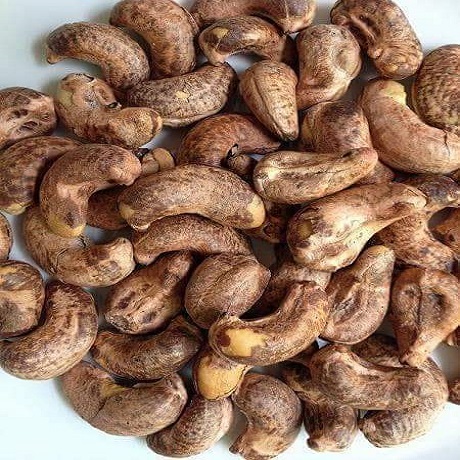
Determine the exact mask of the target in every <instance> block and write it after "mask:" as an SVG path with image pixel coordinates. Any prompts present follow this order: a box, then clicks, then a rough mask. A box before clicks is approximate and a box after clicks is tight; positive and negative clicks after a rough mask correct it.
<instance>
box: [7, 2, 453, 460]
mask: <svg viewBox="0 0 460 460" xmlns="http://www.w3.org/2000/svg"><path fill="white" fill-rule="evenodd" d="M223 1H225V0H223ZM115 3H116V1H115V0H60V1H57V0H41V1H37V0H0V43H1V47H0V49H1V59H0V87H8V86H29V87H32V88H35V89H39V90H43V91H47V92H50V93H53V92H54V88H55V85H56V82H57V81H58V80H59V79H60V78H62V77H64V76H65V75H66V74H67V73H70V72H73V71H93V72H94V71H95V70H94V68H92V67H91V66H88V65H85V64H83V63H81V62H72V61H63V62H62V63H60V64H58V65H55V66H49V65H47V64H46V62H45V61H44V58H43V41H44V39H45V37H46V35H47V34H48V33H49V32H50V31H51V30H53V29H54V28H55V27H57V26H59V25H61V24H62V23H66V22H74V21H106V20H107V18H108V16H109V11H110V8H111V6H113V5H114V4H115ZM180 3H182V4H184V5H186V6H187V5H190V4H191V3H192V1H184V0H182V1H181V2H180ZM333 3H334V2H333V1H332V0H320V1H319V5H320V6H319V14H318V18H317V22H328V21H327V18H328V12H329V9H330V7H331V6H332V4H333ZM399 4H400V6H401V7H402V8H403V9H404V11H405V12H406V14H407V16H408V17H409V18H410V20H411V22H412V24H413V26H414V27H415V29H416V31H417V33H418V35H419V37H420V39H421V40H422V43H423V45H424V49H425V50H426V51H429V50H431V49H433V48H435V47H437V46H440V45H443V44H447V43H459V42H460V31H459V22H460V2H459V1H458V0H437V1H436V2H433V1H432V0H400V1H399ZM231 62H232V64H236V65H237V67H238V68H239V70H241V68H242V65H243V64H244V63H245V62H247V60H246V59H245V60H242V59H241V60H240V59H236V60H234V59H232V61H231ZM167 135H169V138H168V140H164V137H163V138H162V139H160V140H157V141H156V142H155V144H157V145H167V146H171V147H173V146H175V145H177V143H178V141H179V140H180V136H179V135H178V134H174V135H171V132H168V133H167ZM18 220H19V219H16V221H18ZM17 223H18V222H14V225H15V226H16V225H17ZM15 234H16V244H15V247H14V250H13V252H12V258H14V259H22V260H27V258H26V257H24V254H23V252H22V251H21V247H22V244H21V241H20V238H19V236H18V231H16V232H15ZM436 356H437V358H438V360H439V361H440V362H441V363H442V365H443V368H444V369H445V370H446V373H447V374H448V376H451V377H453V376H455V375H456V376H460V363H459V361H460V352H459V350H455V349H448V348H447V347H442V350H440V352H437V355H436ZM459 422H460V407H458V406H454V405H452V404H449V405H448V406H447V407H446V409H445V410H444V412H443V413H442V415H441V416H440V418H439V420H438V422H437V423H436V426H435V427H434V429H433V431H432V432H431V433H430V434H429V435H427V436H425V437H423V438H421V439H418V440H416V441H414V442H412V443H409V444H407V445H405V446H401V447H397V448H393V449H377V448H374V447H373V446H372V445H370V444H369V443H368V442H367V441H366V440H365V439H364V437H363V436H362V435H360V436H359V437H358V439H357V440H356V441H355V443H354V445H353V447H352V448H351V449H350V450H349V451H347V452H346V453H342V454H318V453H316V452H314V451H312V450H309V449H307V448H306V446H305V440H306V435H305V433H304V431H303V429H302V434H301V435H300V436H299V439H298V440H297V442H296V443H295V445H294V446H293V447H291V448H290V449H289V450H288V451H287V452H286V453H284V454H283V455H281V456H280V457H279V458H280V459H286V460H300V459H304V458H307V457H308V458H310V457H311V458H317V459H320V460H321V459H322V460H334V459H339V458H340V459H341V460H369V458H372V459H373V460H380V459H388V458H391V459H394V460H432V459H434V458H442V459H443V460H458V459H459V458H460V453H459V450H460V428H459ZM235 435H236V432H234V433H232V434H231V435H229V436H227V437H226V438H225V439H224V440H223V441H221V442H220V443H219V445H217V446H215V447H214V448H213V449H211V450H210V451H208V452H206V453H204V454H202V455H201V456H199V457H195V458H197V459H198V458H199V459H202V460H206V459H216V458H218V459H225V458H236V457H234V456H232V455H231V454H229V453H228V450H227V449H228V445H229V443H230V442H231V441H232V440H233V439H234V437H235ZM152 458H163V457H160V456H157V455H156V454H154V453H152V452H151V451H150V450H149V449H148V448H147V447H146V445H145V442H144V440H142V439H135V438H121V437H116V436H110V435H107V434H105V433H102V432H100V431H98V430H96V429H94V428H92V427H91V426H90V425H88V424H87V423H85V422H84V421H82V420H81V419H80V418H79V417H78V415H76V414H75V413H74V412H73V411H72V409H71V408H70V407H69V405H68V404H67V402H66V401H65V400H64V398H63V397H62V395H61V393H60V391H59V388H58V384H57V382H56V381H49V382H28V381H21V380H18V379H15V378H13V377H11V376H9V375H7V374H5V373H3V372H0V460H26V459H27V460H29V459H31V460H45V459H46V460H60V459H66V460H83V459H84V460H105V459H107V460H109V459H110V460H121V459H129V460H147V459H152Z"/></svg>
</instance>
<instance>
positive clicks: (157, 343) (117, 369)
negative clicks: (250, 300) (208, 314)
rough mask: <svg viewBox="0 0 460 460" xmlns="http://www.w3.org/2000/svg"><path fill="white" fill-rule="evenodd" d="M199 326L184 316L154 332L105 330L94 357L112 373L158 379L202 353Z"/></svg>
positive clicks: (96, 344)
mask: <svg viewBox="0 0 460 460" xmlns="http://www.w3.org/2000/svg"><path fill="white" fill-rule="evenodd" d="M201 342H202V338H201V333H200V331H199V329H198V328H197V327H195V326H193V325H192V324H190V323H189V322H187V321H186V320H185V319H184V318H183V317H182V316H178V317H177V318H175V319H174V320H173V321H171V323H170V324H169V326H168V327H167V329H165V330H164V331H163V332H160V333H159V334H157V335H153V336H147V337H144V336H133V335H126V334H114V333H113V332H109V331H102V332H100V333H99V334H98V336H97V339H96V342H95V343H94V346H93V348H92V350H91V353H92V355H93V358H94V360H95V361H96V362H97V363H98V364H99V365H100V366H101V367H103V368H104V369H107V370H108V371H109V372H111V373H112V374H115V375H118V376H120V377H125V378H129V379H135V380H155V379H159V378H161V377H165V376H166V375H169V374H171V373H173V372H177V371H179V370H180V369H182V368H183V367H184V366H185V365H186V364H187V362H188V361H190V359H192V358H193V356H195V355H196V354H197V353H198V350H199V349H200V346H201Z"/></svg>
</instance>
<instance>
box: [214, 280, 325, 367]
mask: <svg viewBox="0 0 460 460" xmlns="http://www.w3.org/2000/svg"><path fill="white" fill-rule="evenodd" d="M328 315H329V302H328V299H327V295H326V293H325V292H324V291H323V290H322V289H321V288H320V287H319V286H318V285H316V284H315V283H304V284H300V283H296V284H292V285H291V286H290V287H289V289H288V291H287V294H286V296H285V298H284V300H283V301H282V303H281V305H280V307H279V309H278V310H277V311H276V312H275V313H272V314H271V315H269V316H265V317H262V318H259V319H256V320H241V319H239V318H238V317H237V316H230V315H227V316H223V317H222V318H220V319H219V320H217V321H216V322H215V323H214V324H213V325H212V327H211V329H210V330H209V343H210V345H211V346H212V348H213V349H214V350H215V351H216V352H217V353H220V354H221V355H223V356H225V357H227V358H229V359H231V360H233V361H236V362H238V363H240V364H246V365H249V366H268V365H270V364H275V363H279V362H281V361H285V360H287V359H289V358H291V357H292V356H295V355H296V354H297V353H299V352H300V351H302V350H304V349H305V348H307V347H308V346H309V345H310V344H312V343H313V341H314V340H316V338H317V337H318V336H319V335H320V333H321V331H322V330H323V329H324V326H325V325H326V321H327V317H328Z"/></svg>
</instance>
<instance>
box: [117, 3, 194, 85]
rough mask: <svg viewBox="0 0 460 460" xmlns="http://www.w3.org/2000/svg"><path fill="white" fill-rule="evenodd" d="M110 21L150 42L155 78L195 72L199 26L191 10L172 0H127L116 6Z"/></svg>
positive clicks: (151, 61) (153, 75)
mask: <svg viewBox="0 0 460 460" xmlns="http://www.w3.org/2000/svg"><path fill="white" fill-rule="evenodd" d="M110 23H111V24H112V25H114V26H119V27H127V28H128V29H131V30H133V31H134V32H136V33H137V34H139V35H140V36H141V37H142V38H143V39H144V40H145V42H146V43H147V44H148V46H149V51H150V63H151V66H152V77H153V78H166V77H173V76H176V75H183V74H184V73H187V72H191V71H192V70H193V68H194V67H195V44H194V37H195V35H197V33H198V26H197V25H196V23H195V20H194V19H193V18H192V16H191V15H190V13H189V12H188V11H187V10H186V9H185V8H182V7H181V6H180V5H178V4H177V3H176V2H174V1H172V0H123V1H121V2H118V3H117V4H116V5H115V6H114V7H113V9H112V14H111V15H110Z"/></svg>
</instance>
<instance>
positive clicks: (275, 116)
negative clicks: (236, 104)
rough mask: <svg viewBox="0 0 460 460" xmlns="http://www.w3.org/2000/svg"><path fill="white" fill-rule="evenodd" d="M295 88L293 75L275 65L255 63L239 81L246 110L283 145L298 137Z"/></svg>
mask: <svg viewBox="0 0 460 460" xmlns="http://www.w3.org/2000/svg"><path fill="white" fill-rule="evenodd" d="M296 85H297V75H296V73H295V72H294V71H293V70H292V69H291V68H290V67H289V66H287V65H286V64H283V63H282V62H275V61H260V62H256V63H255V64H253V65H252V66H251V67H250V68H249V69H248V70H246V71H245V72H244V73H243V75H242V76H241V79H240V93H241V95H242V96H243V99H244V102H245V103H246V105H247V106H248V107H249V110H251V112H252V113H253V114H254V115H255V116H256V117H257V119H258V120H259V121H260V122H261V123H262V124H263V125H264V126H265V127H266V128H267V129H268V130H269V131H270V132H272V133H273V134H275V135H276V136H277V137H279V138H280V139H282V140H284V141H293V140H295V139H297V138H298V137H299V118H298V115H297V104H296V94H295V89H296Z"/></svg>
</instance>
